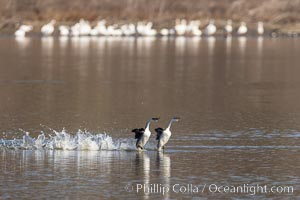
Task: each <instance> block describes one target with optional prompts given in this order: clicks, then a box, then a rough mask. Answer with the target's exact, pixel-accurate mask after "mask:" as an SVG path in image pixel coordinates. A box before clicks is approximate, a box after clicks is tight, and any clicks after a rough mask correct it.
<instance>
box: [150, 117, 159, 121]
mask: <svg viewBox="0 0 300 200" xmlns="http://www.w3.org/2000/svg"><path fill="white" fill-rule="evenodd" d="M158 120H159V117H153V118H151V121H153V122H157V121H158Z"/></svg>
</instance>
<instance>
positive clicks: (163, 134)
mask: <svg viewBox="0 0 300 200" xmlns="http://www.w3.org/2000/svg"><path fill="white" fill-rule="evenodd" d="M178 121H179V118H178V117H173V118H172V119H171V121H170V123H169V125H168V127H167V128H166V129H162V128H156V129H155V131H156V133H157V135H156V140H158V144H157V150H158V151H160V150H162V149H165V145H166V144H167V143H168V141H169V139H170V137H171V135H172V133H171V130H170V129H171V125H172V123H173V122H178Z"/></svg>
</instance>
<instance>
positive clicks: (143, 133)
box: [132, 118, 159, 150]
mask: <svg viewBox="0 0 300 200" xmlns="http://www.w3.org/2000/svg"><path fill="white" fill-rule="evenodd" d="M158 120H159V118H151V119H150V120H149V121H148V122H147V123H146V126H145V128H136V129H133V130H132V132H134V133H135V137H134V138H135V139H137V141H136V148H137V149H138V150H143V149H144V146H145V145H146V144H147V142H148V140H149V138H150V136H151V131H150V123H151V122H157V121H158Z"/></svg>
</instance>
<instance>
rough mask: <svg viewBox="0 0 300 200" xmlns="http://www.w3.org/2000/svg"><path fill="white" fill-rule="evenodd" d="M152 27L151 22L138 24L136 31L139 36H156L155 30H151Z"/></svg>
mask: <svg viewBox="0 0 300 200" xmlns="http://www.w3.org/2000/svg"><path fill="white" fill-rule="evenodd" d="M152 26H153V23H152V22H148V23H145V22H138V23H137V26H136V31H137V33H138V34H139V35H141V36H155V35H156V34H157V30H155V29H153V28H152Z"/></svg>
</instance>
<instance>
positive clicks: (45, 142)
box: [0, 129, 155, 151]
mask: <svg viewBox="0 0 300 200" xmlns="http://www.w3.org/2000/svg"><path fill="white" fill-rule="evenodd" d="M52 131H53V133H54V134H52V135H48V136H46V135H45V133H41V134H39V135H38V136H37V137H36V138H34V137H31V136H30V134H29V133H28V132H25V134H24V135H23V138H22V139H12V140H7V139H0V149H4V148H7V149H16V150H17V149H27V150H36V149H50V150H54V149H61V150H92V151H98V150H135V149H136V147H135V142H136V141H135V140H134V139H128V138H127V139H126V138H125V139H113V138H112V137H111V136H109V135H108V134H106V133H99V134H92V133H90V132H88V131H82V130H78V131H77V133H76V134H75V135H72V134H69V133H67V131H66V130H64V129H63V130H62V131H55V130H52ZM147 149H149V150H152V149H155V145H154V144H151V143H149V144H147Z"/></svg>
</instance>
